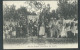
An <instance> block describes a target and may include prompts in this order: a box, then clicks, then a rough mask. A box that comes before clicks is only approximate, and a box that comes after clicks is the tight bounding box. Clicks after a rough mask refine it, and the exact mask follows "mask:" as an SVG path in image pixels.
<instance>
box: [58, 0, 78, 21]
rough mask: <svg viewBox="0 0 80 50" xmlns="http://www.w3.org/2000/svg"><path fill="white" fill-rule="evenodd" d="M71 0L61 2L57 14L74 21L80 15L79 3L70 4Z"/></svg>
mask: <svg viewBox="0 0 80 50" xmlns="http://www.w3.org/2000/svg"><path fill="white" fill-rule="evenodd" d="M68 1H69V0H60V1H59V3H58V6H59V7H58V9H57V13H58V14H60V16H61V17H62V18H65V19H72V18H76V17H77V16H75V15H77V14H78V4H77V2H76V1H75V2H72V3H69V2H68Z"/></svg>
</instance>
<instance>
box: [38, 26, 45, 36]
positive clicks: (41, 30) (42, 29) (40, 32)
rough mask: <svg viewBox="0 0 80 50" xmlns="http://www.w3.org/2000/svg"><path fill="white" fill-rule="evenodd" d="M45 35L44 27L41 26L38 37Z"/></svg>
mask: <svg viewBox="0 0 80 50" xmlns="http://www.w3.org/2000/svg"><path fill="white" fill-rule="evenodd" d="M44 34H45V27H44V26H41V27H40V30H39V35H44Z"/></svg>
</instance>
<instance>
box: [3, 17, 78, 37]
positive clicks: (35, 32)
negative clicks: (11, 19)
mask: <svg viewBox="0 0 80 50" xmlns="http://www.w3.org/2000/svg"><path fill="white" fill-rule="evenodd" d="M27 25H28V26H26V25H21V26H20V25H19V24H18V25H15V26H13V24H9V25H6V24H5V25H4V26H3V37H4V38H17V37H28V36H37V37H53V38H61V37H65V38H71V37H72V38H73V37H78V23H77V21H74V20H65V19H59V20H57V19H56V18H51V19H50V22H49V23H48V25H45V24H44V22H42V24H41V25H40V26H39V25H38V23H36V21H35V22H33V21H32V20H30V22H29V23H28V24H27Z"/></svg>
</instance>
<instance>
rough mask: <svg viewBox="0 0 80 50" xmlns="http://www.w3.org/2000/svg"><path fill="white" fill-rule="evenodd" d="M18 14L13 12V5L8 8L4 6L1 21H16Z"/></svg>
mask: <svg viewBox="0 0 80 50" xmlns="http://www.w3.org/2000/svg"><path fill="white" fill-rule="evenodd" d="M18 17H19V16H18V14H17V12H16V10H15V6H14V5H11V6H10V7H9V6H7V5H6V6H5V7H4V10H3V19H4V20H7V21H9V20H13V21H16V20H17V18H18Z"/></svg>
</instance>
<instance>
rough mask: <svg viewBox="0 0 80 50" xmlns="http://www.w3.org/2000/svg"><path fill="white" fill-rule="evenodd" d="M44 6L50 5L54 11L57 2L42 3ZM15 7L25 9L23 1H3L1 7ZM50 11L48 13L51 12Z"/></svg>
mask: <svg viewBox="0 0 80 50" xmlns="http://www.w3.org/2000/svg"><path fill="white" fill-rule="evenodd" d="M44 3H45V4H50V7H51V10H56V9H57V7H58V5H57V1H44ZM5 4H6V5H13V4H14V5H15V6H16V9H18V8H20V7H21V6H24V7H26V4H25V1H3V5H5ZM51 10H50V11H51Z"/></svg>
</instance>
